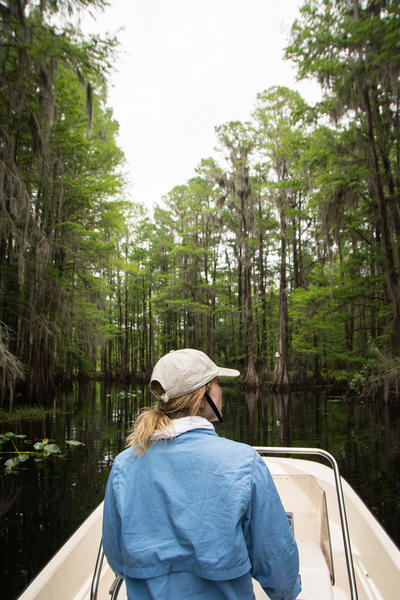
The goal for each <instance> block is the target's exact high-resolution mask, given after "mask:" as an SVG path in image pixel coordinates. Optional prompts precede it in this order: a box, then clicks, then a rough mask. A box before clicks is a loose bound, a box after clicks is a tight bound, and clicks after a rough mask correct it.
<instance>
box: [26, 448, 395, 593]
mask: <svg viewBox="0 0 400 600" xmlns="http://www.w3.org/2000/svg"><path fill="white" fill-rule="evenodd" d="M264 460H266V462H267V464H268V466H269V468H270V471H271V473H272V476H273V478H274V481H275V483H276V486H277V488H278V491H279V493H280V496H281V498H282V502H283V505H284V507H285V510H286V511H287V512H290V513H293V525H294V534H295V538H296V541H297V544H298V548H299V555H300V575H301V581H302V592H301V593H300V596H299V599H298V600H352V595H351V591H350V587H349V579H348V572H347V565H346V559H345V551H344V544H343V535H342V529H341V524H340V516H339V510H338V502H337V495H336V487H335V483H334V478H333V473H332V469H330V468H329V467H326V466H324V465H321V464H320V463H317V462H313V461H309V460H301V459H297V458H296V459H289V458H275V457H274V458H267V459H264ZM342 485H343V492H344V496H345V502H346V509H347V519H348V524H349V531H350V539H351V547H352V554H353V561H354V572H355V577H356V582H357V591H358V599H359V600H397V599H398V597H399V592H398V591H399V589H400V550H399V549H398V548H397V547H396V546H395V544H394V543H393V542H392V541H391V540H390V538H389V537H388V535H387V534H386V533H385V531H384V530H383V529H382V527H381V526H380V524H379V523H378V522H377V521H376V519H375V518H374V517H373V515H372V514H371V513H370V512H369V510H368V509H367V508H366V507H365V505H364V504H363V503H362V501H361V500H360V498H359V497H358V496H357V495H356V494H355V492H354V491H353V490H352V488H351V487H350V486H349V485H348V484H347V483H346V482H345V481H344V480H342ZM102 508H103V507H102V505H100V506H98V507H97V509H96V510H95V511H94V512H93V513H92V514H91V515H90V517H89V518H88V519H87V520H86V521H85V523H84V524H83V525H82V526H81V527H80V528H79V529H78V531H77V532H76V533H75V534H74V535H73V536H72V537H71V538H70V539H69V540H68V541H67V543H66V544H65V545H64V546H63V547H62V548H61V550H60V551H59V552H58V553H57V554H56V555H55V556H54V558H53V559H52V560H51V561H50V563H49V564H48V565H47V567H46V568H45V569H43V571H42V572H41V573H39V575H38V576H37V577H36V578H35V579H34V580H33V582H32V583H31V584H30V586H29V587H28V588H27V589H26V590H25V592H24V593H23V594H22V595H21V596H20V597H19V600H93V595H92V597H91V585H92V578H93V572H94V568H95V563H96V557H97V551H98V547H99V542H100V537H101V521H102ZM113 580H114V575H113V573H112V572H111V570H110V569H109V567H108V565H107V563H106V561H105V560H104V565H103V569H102V571H101V576H100V580H99V587H98V595H97V600H104V599H106V598H110V596H109V594H108V590H109V588H110V586H111V584H112V582H113ZM254 591H255V595H256V598H257V600H261V599H264V600H265V599H267V598H268V596H267V595H266V594H265V592H264V591H263V590H262V588H261V586H260V585H259V584H258V582H254ZM353 597H354V596H353ZM125 598H126V595H125V589H124V586H122V587H121V591H120V593H119V594H118V600H123V599H124V600H125Z"/></svg>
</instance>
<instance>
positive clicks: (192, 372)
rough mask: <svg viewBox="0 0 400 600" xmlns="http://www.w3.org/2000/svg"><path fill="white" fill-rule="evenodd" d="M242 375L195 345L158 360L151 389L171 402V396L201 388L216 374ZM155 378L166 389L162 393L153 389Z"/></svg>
mask: <svg viewBox="0 0 400 600" xmlns="http://www.w3.org/2000/svg"><path fill="white" fill-rule="evenodd" d="M239 375H240V372H239V371H237V370H236V369H225V368H224V367H217V365H216V364H215V363H214V362H213V361H212V360H211V358H209V357H208V356H207V354H204V352H201V350H194V349H193V348H184V349H182V350H171V352H169V353H168V354H165V356H163V357H162V358H160V360H159V361H158V362H157V363H156V365H155V367H154V369H153V373H152V375H151V379H150V390H151V392H152V393H153V394H154V395H155V396H156V397H157V398H159V400H162V401H163V402H168V400H171V399H172V398H177V397H178V396H184V395H185V394H190V392H194V391H195V390H198V389H199V388H201V387H202V386H203V385H206V384H207V383H208V382H209V381H211V380H212V379H214V377H238V376H239ZM155 381H158V383H159V384H160V385H161V387H162V388H163V390H164V393H163V394H158V393H157V392H156V391H155V390H154V388H153V383H154V382H155Z"/></svg>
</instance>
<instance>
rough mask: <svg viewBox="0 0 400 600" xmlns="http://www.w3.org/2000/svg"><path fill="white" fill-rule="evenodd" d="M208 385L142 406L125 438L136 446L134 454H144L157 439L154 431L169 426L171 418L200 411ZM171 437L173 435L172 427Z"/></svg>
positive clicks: (129, 443) (127, 442) (192, 414)
mask: <svg viewBox="0 0 400 600" xmlns="http://www.w3.org/2000/svg"><path fill="white" fill-rule="evenodd" d="M156 383H157V382H156ZM209 386H210V384H207V385H203V386H202V387H201V388H199V389H198V390H196V391H194V392H191V393H190V394H185V396H179V397H178V398H172V399H171V400H168V402H166V403H164V402H162V401H161V400H160V401H159V402H158V405H156V406H153V407H150V408H149V407H148V408H143V409H142V410H141V412H140V413H139V415H138V416H137V418H136V420H135V422H134V424H133V427H132V430H131V432H130V433H129V435H128V437H127V439H126V445H127V446H136V448H135V454H138V455H140V454H144V453H145V452H146V450H147V449H148V447H149V446H151V445H152V444H154V443H155V442H156V441H157V440H156V439H154V438H153V435H154V433H155V432H156V431H163V430H166V429H168V428H170V427H171V426H172V419H177V418H179V417H187V416H194V415H198V414H199V413H200V408H201V403H202V400H203V398H204V394H205V392H206V391H207V390H208V388H209ZM159 387H160V390H159V391H160V393H161V394H162V393H163V390H162V388H161V386H159ZM157 391H158V390H157ZM171 437H173V427H172V431H171Z"/></svg>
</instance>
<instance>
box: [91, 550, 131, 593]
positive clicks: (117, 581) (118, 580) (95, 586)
mask: <svg viewBox="0 0 400 600" xmlns="http://www.w3.org/2000/svg"><path fill="white" fill-rule="evenodd" d="M104 556H105V554H104V550H103V539H101V540H100V545H99V551H98V553H97V559H96V566H95V568H94V573H93V579H92V585H91V586H90V600H97V592H98V591H99V582H100V576H101V570H102V568H103V560H104ZM123 581H124V579H123V577H121V575H115V578H114V581H113V582H112V585H111V587H110V590H109V594H110V596H111V599H110V600H116V598H117V597H118V594H119V590H120V589H121V585H122V583H123Z"/></svg>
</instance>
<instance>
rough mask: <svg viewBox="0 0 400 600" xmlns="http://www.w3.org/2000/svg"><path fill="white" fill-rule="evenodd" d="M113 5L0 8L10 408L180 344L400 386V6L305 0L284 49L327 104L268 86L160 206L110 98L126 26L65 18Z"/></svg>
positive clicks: (3, 330)
mask: <svg viewBox="0 0 400 600" xmlns="http://www.w3.org/2000/svg"><path fill="white" fill-rule="evenodd" d="M104 4H105V3H104V2H103V1H101V0H93V1H90V0H70V1H58V0H52V1H51V2H50V1H49V2H45V1H43V0H42V1H41V2H31V1H29V0H25V1H23V0H19V1H15V0H14V1H12V0H9V1H8V2H0V44H1V54H0V77H1V87H0V94H1V98H0V205H1V208H0V236H1V237H0V277H1V279H0V377H1V385H0V393H1V398H2V403H3V404H5V405H8V406H10V407H11V406H12V404H13V401H14V396H15V399H16V400H15V401H17V399H18V401H20V398H21V399H23V401H24V402H25V403H26V401H27V400H28V401H37V400H38V399H40V400H41V401H42V402H43V398H50V397H51V395H52V394H53V393H54V392H55V390H56V388H57V385H65V384H66V383H71V381H72V380H73V378H74V377H81V378H88V377H94V376H102V377H106V378H112V379H118V380H121V381H128V380H133V379H136V380H141V381H145V380H146V378H148V376H149V374H150V370H151V367H152V365H153V363H154V361H155V360H156V359H157V358H158V357H159V356H161V354H163V353H165V352H167V351H168V350H170V349H176V348H179V347H185V346H192V347H196V348H199V349H202V350H204V351H205V352H207V353H208V354H210V355H211V356H213V357H214V358H215V359H216V360H218V361H225V362H227V363H229V364H230V365H232V366H237V367H238V368H239V369H240V370H241V372H242V374H243V380H244V383H245V384H247V385H257V384H258V383H269V384H272V385H274V386H276V387H279V388H282V387H287V386H288V385H304V384H311V383H318V384H321V383H332V382H336V383H340V382H343V383H345V384H346V385H347V386H348V387H350V388H351V389H352V390H354V391H355V392H356V391H357V392H361V393H363V392H364V393H371V391H374V390H378V389H380V388H381V387H382V385H384V386H385V389H386V392H387V393H388V392H389V390H390V389H392V390H394V391H397V389H398V383H399V372H400V361H399V355H400V352H399V350H400V293H399V285H400V284H399V267H400V245H399V242H400V212H399V211H400V202H399V199H400V196H399V195H400V162H399V161H400V158H399V157H400V148H399V145H400V131H399V123H400V118H399V117H400V115H399V90H400V87H399V67H400V49H399V45H398V31H399V30H400V7H399V4H398V2H395V1H385V2H383V1H382V2H376V1H370V0H366V1H363V2H361V1H359V0H341V1H335V0H319V1H316V0H310V1H307V2H305V3H304V4H303V6H302V8H301V11H300V16H299V19H298V20H296V21H295V23H294V24H293V27H292V33H291V39H290V42H289V44H288V47H287V48H286V58H287V59H288V60H291V61H292V62H293V63H294V64H295V65H296V68H297V72H298V77H299V78H300V79H301V78H307V77H308V78H314V79H315V80H317V81H318V82H319V83H320V85H321V89H322V100H321V101H320V102H318V103H317V104H316V105H314V106H309V105H308V104H307V103H306V101H305V100H304V99H303V98H302V97H301V96H300V94H299V93H298V92H297V91H294V90H291V89H288V88H283V87H278V86H273V87H271V88H269V89H266V90H261V91H260V93H259V94H258V96H257V98H256V104H255V108H254V110H253V113H252V114H250V115H249V119H248V121H247V122H238V121H237V122H227V123H223V124H220V125H218V126H216V130H215V134H216V140H217V143H218V147H219V152H218V155H216V156H214V157H205V158H203V159H202V160H201V161H200V163H199V165H198V166H197V167H196V169H195V171H194V176H193V177H192V178H191V179H190V180H189V181H186V182H177V185H176V187H174V188H173V189H172V190H170V191H169V192H168V193H166V195H165V197H164V198H163V201H162V202H160V203H159V205H156V206H155V208H154V211H153V214H152V215H150V214H148V212H147V211H146V210H145V209H144V208H143V206H142V205H141V204H140V199H137V200H136V199H135V201H134V200H133V199H132V198H130V197H129V196H128V194H127V191H126V188H125V187H124V180H125V177H124V173H123V163H124V157H123V153H122V152H121V150H120V149H119V148H118V145H117V142H116V135H117V131H118V124H117V123H116V121H115V120H114V118H113V115H112V111H111V109H110V108H109V107H108V106H107V76H108V73H109V72H110V69H112V64H113V63H112V61H113V53H114V51H115V48H116V40H115V39H104V40H103V39H100V38H99V37H96V36H89V37H85V36H83V35H82V34H81V33H80V32H79V31H78V30H76V29H74V28H73V27H72V26H71V25H70V24H69V23H68V15H69V14H71V13H72V12H74V11H77V10H83V9H101V8H102V6H104ZM57 14H60V15H61V14H62V15H64V21H65V23H66V24H65V25H64V26H61V25H57V26H56V25H54V16H55V15H57ZM65 15H66V16H65ZM57 22H58V21H57ZM249 110H250V109H249ZM15 391H17V392H20V394H18V395H15V394H14V392H15ZM21 401H22V400H21Z"/></svg>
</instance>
